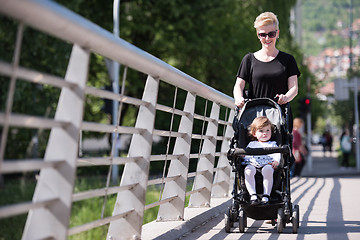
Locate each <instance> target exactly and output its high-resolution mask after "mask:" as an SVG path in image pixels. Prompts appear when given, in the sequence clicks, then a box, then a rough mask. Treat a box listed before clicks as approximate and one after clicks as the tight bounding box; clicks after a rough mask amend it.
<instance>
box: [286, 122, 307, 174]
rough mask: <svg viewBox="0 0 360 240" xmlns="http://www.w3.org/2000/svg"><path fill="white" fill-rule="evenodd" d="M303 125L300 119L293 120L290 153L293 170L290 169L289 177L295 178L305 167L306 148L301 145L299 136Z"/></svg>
mask: <svg viewBox="0 0 360 240" xmlns="http://www.w3.org/2000/svg"><path fill="white" fill-rule="evenodd" d="M303 125H304V121H303V120H302V119H301V118H295V119H294V129H293V131H292V134H293V144H292V153H293V156H294V158H295V165H294V169H291V173H290V175H291V177H296V176H300V175H301V171H302V169H303V167H304V165H305V156H306V155H307V150H306V147H305V145H304V143H303V140H302V136H301V130H300V129H301V128H302V126H303Z"/></svg>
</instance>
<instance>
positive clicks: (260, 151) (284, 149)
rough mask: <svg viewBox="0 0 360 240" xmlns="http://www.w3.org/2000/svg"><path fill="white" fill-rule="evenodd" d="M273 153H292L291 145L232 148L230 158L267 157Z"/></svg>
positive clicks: (229, 153)
mask: <svg viewBox="0 0 360 240" xmlns="http://www.w3.org/2000/svg"><path fill="white" fill-rule="evenodd" d="M271 153H290V147H289V145H283V146H281V147H265V148H230V149H229V151H228V158H229V157H230V158H231V159H232V158H233V157H237V156H239V155H266V154H271Z"/></svg>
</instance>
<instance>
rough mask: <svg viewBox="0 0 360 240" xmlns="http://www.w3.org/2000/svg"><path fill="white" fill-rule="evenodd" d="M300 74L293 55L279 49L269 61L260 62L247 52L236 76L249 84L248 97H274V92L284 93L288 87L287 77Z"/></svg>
mask: <svg viewBox="0 0 360 240" xmlns="http://www.w3.org/2000/svg"><path fill="white" fill-rule="evenodd" d="M294 75H297V76H298V77H299V76H300V71H299V69H298V67H297V64H296V61H295V59H294V57H293V56H292V55H290V54H287V53H285V52H281V51H279V53H278V55H277V56H276V57H275V58H274V59H273V60H272V61H270V62H262V61H259V60H258V59H256V58H255V56H254V54H253V53H248V54H246V55H245V56H244V58H243V60H242V61H241V64H240V67H239V70H238V72H237V75H236V76H237V77H240V78H242V79H244V80H245V81H246V82H247V83H248V84H249V92H248V97H249V98H250V99H251V98H263V97H266V98H270V99H274V97H275V96H276V94H285V93H286V92H287V91H288V90H289V88H288V78H289V77H291V76H294Z"/></svg>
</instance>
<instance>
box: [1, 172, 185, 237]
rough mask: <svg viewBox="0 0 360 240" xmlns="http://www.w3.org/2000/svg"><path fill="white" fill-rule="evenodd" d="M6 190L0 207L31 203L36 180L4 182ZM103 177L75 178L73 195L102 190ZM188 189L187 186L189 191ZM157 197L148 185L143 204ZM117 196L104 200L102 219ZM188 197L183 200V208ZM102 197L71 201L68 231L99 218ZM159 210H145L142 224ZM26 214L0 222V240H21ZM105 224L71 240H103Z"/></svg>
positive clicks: (153, 189)
mask: <svg viewBox="0 0 360 240" xmlns="http://www.w3.org/2000/svg"><path fill="white" fill-rule="evenodd" d="M5 180H6V181H5V187H4V188H2V189H0V196H1V197H0V206H4V205H9V204H15V203H19V202H24V201H31V199H32V196H33V193H34V189H35V186H36V181H35V180H34V178H29V177H20V178H9V179H5ZM103 182H104V179H103V178H97V177H92V178H81V179H77V182H76V185H75V188H74V192H80V191H85V190H89V189H96V188H102V187H104V186H103ZM189 188H191V186H188V189H187V191H189ZM159 196H160V187H159V186H150V187H149V188H148V190H147V193H146V203H145V205H147V204H150V203H153V202H157V201H158V200H159ZM115 201H116V195H111V196H109V197H108V198H107V201H106V206H105V210H104V217H108V216H111V215H112V211H113V207H114V205H115ZM188 201H189V197H186V206H187V205H188ZM103 203H104V197H96V198H91V199H87V200H83V201H79V202H74V203H73V205H72V210H71V218H70V228H71V227H74V226H79V225H83V224H85V223H88V222H91V221H95V220H98V219H100V217H101V212H102V206H103ZM158 210H159V207H158V206H157V207H154V208H151V209H148V210H146V211H145V212H144V219H143V224H145V223H148V222H151V221H153V220H155V219H156V217H157V213H158ZM26 217H27V214H23V215H19V216H15V217H11V218H5V219H0V240H13V239H21V236H22V232H23V229H24V226H25V222H26ZM107 230H108V225H104V226H100V227H97V228H94V229H92V230H89V231H85V232H82V233H79V234H75V235H73V236H70V237H69V239H71V240H88V239H104V238H106V235H107Z"/></svg>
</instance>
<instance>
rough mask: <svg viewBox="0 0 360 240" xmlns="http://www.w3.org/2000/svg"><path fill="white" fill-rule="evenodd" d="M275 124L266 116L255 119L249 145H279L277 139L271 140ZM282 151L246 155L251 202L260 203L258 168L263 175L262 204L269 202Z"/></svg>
mask: <svg viewBox="0 0 360 240" xmlns="http://www.w3.org/2000/svg"><path fill="white" fill-rule="evenodd" d="M273 132H274V125H272V123H271V122H270V120H269V119H268V118H267V117H266V116H260V117H257V118H255V119H254V121H253V122H252V123H251V125H250V132H249V134H250V136H251V137H253V138H254V141H251V142H250V143H249V144H248V145H247V147H248V148H264V147H278V145H277V143H276V142H275V141H270V139H271V136H272V133H273ZM280 158H281V155H280V153H272V154H268V155H246V156H244V160H243V162H242V164H244V165H246V167H245V171H244V172H245V185H246V188H247V190H248V192H249V194H250V196H251V197H250V203H251V204H252V205H256V204H259V198H258V195H257V194H256V183H255V174H256V169H257V168H258V169H261V173H262V176H263V189H264V192H263V195H262V199H261V204H268V203H269V198H270V193H271V189H272V186H273V175H274V168H276V167H277V166H278V165H279V163H280Z"/></svg>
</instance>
